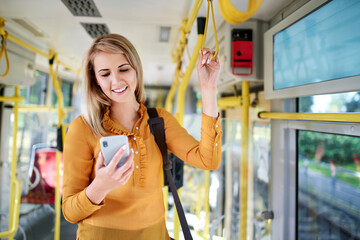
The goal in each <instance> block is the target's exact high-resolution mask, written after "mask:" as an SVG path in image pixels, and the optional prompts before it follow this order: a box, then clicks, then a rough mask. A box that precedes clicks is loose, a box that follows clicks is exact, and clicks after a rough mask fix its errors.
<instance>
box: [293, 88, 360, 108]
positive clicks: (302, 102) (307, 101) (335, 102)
mask: <svg viewBox="0 0 360 240" xmlns="http://www.w3.org/2000/svg"><path fill="white" fill-rule="evenodd" d="M298 109H299V112H310V113H312V112H314V113H339V112H360V92H348V93H338V94H326V95H316V96H308V97H300V98H299V101H298Z"/></svg>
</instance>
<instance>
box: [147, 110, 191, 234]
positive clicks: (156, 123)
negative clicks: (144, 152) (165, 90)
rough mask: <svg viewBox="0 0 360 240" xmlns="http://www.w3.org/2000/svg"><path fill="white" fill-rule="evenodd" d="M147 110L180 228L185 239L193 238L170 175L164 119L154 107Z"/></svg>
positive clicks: (170, 166)
mask: <svg viewBox="0 0 360 240" xmlns="http://www.w3.org/2000/svg"><path fill="white" fill-rule="evenodd" d="M147 112H148V114H149V117H150V118H149V120H148V123H149V127H150V130H151V133H152V134H153V135H154V138H155V142H156V144H157V145H158V147H159V149H160V151H161V155H162V158H163V162H164V172H165V175H166V178H167V180H168V182H169V187H170V190H171V192H172V194H173V197H174V202H175V205H176V211H177V213H178V216H179V219H180V224H181V228H182V231H183V234H184V237H185V240H192V239H193V238H192V237H191V233H190V229H189V225H188V223H187V221H186V218H185V213H184V210H183V208H182V205H181V202H180V199H179V195H178V194H177V191H176V186H175V183H174V179H173V177H172V174H171V172H170V170H171V168H172V164H171V162H170V161H169V158H168V153H167V146H166V142H165V126H164V119H163V118H161V117H159V115H158V113H157V111H156V109H155V108H148V109H147Z"/></svg>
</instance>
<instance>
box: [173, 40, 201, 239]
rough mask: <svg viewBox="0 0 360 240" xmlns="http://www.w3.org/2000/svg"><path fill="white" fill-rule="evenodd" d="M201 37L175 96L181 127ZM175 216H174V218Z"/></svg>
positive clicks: (177, 229)
mask: <svg viewBox="0 0 360 240" xmlns="http://www.w3.org/2000/svg"><path fill="white" fill-rule="evenodd" d="M203 37H204V34H198V38H197V42H196V45H195V48H194V51H193V53H192V55H191V59H190V62H189V65H188V66H187V68H186V71H185V74H184V77H183V80H182V81H181V83H180V86H179V90H178V94H177V101H176V105H177V108H176V111H177V112H176V113H175V118H176V120H177V121H178V122H179V123H180V124H181V125H182V126H183V125H184V108H185V92H186V88H187V86H188V84H189V81H190V77H191V74H192V72H193V70H194V68H195V65H196V62H197V59H198V57H199V53H200V48H201V43H202V39H203ZM178 192H179V197H180V196H181V194H180V193H181V192H180V191H178ZM175 215H176V217H175ZM179 233H180V223H179V218H178V216H177V212H176V211H175V208H174V238H175V239H179Z"/></svg>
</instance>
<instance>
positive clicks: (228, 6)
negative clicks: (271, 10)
mask: <svg viewBox="0 0 360 240" xmlns="http://www.w3.org/2000/svg"><path fill="white" fill-rule="evenodd" d="M255 1H256V2H255ZM261 3H262V0H249V4H248V10H247V12H241V11H239V10H237V9H236V8H235V7H234V5H233V4H232V3H231V0H219V9H220V13H221V15H222V16H223V18H224V19H225V20H226V21H227V22H229V23H231V24H234V25H236V24H240V23H242V22H245V21H246V20H248V19H249V18H250V17H252V15H254V13H255V12H256V11H257V10H258V9H259V7H260V6H261Z"/></svg>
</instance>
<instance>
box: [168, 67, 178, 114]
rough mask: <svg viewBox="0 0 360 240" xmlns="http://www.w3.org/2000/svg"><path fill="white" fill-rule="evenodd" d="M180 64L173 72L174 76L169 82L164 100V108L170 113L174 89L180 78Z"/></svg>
mask: <svg viewBox="0 0 360 240" xmlns="http://www.w3.org/2000/svg"><path fill="white" fill-rule="evenodd" d="M181 75H182V74H181V66H180V64H179V65H178V68H177V70H176V72H175V77H174V80H173V82H172V84H171V87H170V90H169V92H168V94H167V96H166V100H165V109H166V110H167V111H168V112H170V113H172V110H173V99H174V96H175V93H176V90H177V88H178V86H179V80H180V78H181Z"/></svg>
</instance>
